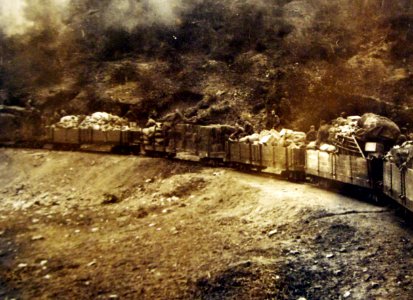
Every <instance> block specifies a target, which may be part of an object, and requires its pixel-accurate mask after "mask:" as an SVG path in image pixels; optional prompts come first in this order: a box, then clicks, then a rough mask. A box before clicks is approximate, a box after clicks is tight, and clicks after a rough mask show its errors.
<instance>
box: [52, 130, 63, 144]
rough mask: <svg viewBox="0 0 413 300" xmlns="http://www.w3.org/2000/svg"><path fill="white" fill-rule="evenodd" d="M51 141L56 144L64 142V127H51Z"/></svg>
mask: <svg viewBox="0 0 413 300" xmlns="http://www.w3.org/2000/svg"><path fill="white" fill-rule="evenodd" d="M52 133H53V134H52V136H53V142H54V143H57V144H66V129H63V128H52Z"/></svg>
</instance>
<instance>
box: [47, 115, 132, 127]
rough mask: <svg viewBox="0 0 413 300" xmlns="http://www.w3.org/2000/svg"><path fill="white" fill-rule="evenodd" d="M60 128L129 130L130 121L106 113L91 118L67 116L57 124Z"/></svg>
mask: <svg viewBox="0 0 413 300" xmlns="http://www.w3.org/2000/svg"><path fill="white" fill-rule="evenodd" d="M55 126H56V127H58V128H75V129H93V130H102V131H108V130H128V129H130V127H129V121H128V119H126V118H121V117H118V116H115V115H112V114H109V113H106V112H95V113H93V114H92V115H90V116H65V117H62V118H61V119H60V121H59V122H58V123H57V124H55Z"/></svg>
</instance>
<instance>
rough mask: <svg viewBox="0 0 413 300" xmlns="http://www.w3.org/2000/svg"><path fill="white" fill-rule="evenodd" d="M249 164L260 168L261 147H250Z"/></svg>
mask: <svg viewBox="0 0 413 300" xmlns="http://www.w3.org/2000/svg"><path fill="white" fill-rule="evenodd" d="M251 164H252V165H254V166H261V145H251Z"/></svg>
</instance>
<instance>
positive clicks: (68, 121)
mask: <svg viewBox="0 0 413 300" xmlns="http://www.w3.org/2000/svg"><path fill="white" fill-rule="evenodd" d="M79 123H80V117H79V116H65V117H62V118H61V119H60V121H59V122H58V123H56V124H55V126H56V127H58V128H78V127H79Z"/></svg>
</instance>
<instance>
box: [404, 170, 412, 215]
mask: <svg viewBox="0 0 413 300" xmlns="http://www.w3.org/2000/svg"><path fill="white" fill-rule="evenodd" d="M405 180H406V182H405V186H406V199H405V201H404V206H405V207H406V208H407V209H409V210H410V211H413V170H412V169H407V171H406V176H405Z"/></svg>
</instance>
